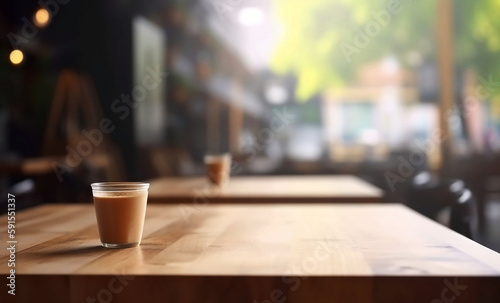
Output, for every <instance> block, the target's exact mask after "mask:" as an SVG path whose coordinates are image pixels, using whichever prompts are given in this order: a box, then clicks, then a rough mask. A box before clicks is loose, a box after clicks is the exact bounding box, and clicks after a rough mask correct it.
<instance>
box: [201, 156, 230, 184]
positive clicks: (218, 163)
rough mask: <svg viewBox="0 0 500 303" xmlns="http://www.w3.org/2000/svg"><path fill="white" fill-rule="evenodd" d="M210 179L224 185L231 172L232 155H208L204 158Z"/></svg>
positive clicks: (214, 182)
mask: <svg viewBox="0 0 500 303" xmlns="http://www.w3.org/2000/svg"><path fill="white" fill-rule="evenodd" d="M204 161H205V166H206V170H207V177H208V180H209V181H210V182H211V183H212V184H216V185H219V186H220V185H224V184H226V183H227V182H229V176H230V174H231V155H230V154H220V155H206V156H205V158H204Z"/></svg>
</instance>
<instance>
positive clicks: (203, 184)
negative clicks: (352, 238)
mask: <svg viewBox="0 0 500 303" xmlns="http://www.w3.org/2000/svg"><path fill="white" fill-rule="evenodd" d="M149 182H150V183H151V187H150V189H149V201H150V202H152V203H155V202H161V203H168V202H174V203H175V202H190V203H191V202H194V203H206V202H205V201H209V202H211V203H240V202H241V203H259V202H275V203H276V202H281V203H306V202H308V203H323V202H328V203H331V202H341V203H348V202H349V203H351V202H355V203H362V202H382V198H383V191H382V190H381V189H379V188H377V187H375V186H373V185H371V184H369V183H367V182H365V181H363V180H361V179H359V178H357V177H354V176H348V175H339V176H265V177H263V176H259V177H247V176H244V177H242V176H237V177H231V180H230V182H229V184H227V185H225V186H223V187H217V186H213V185H210V184H209V182H208V180H207V178H205V177H184V178H160V179H155V180H150V181H149Z"/></svg>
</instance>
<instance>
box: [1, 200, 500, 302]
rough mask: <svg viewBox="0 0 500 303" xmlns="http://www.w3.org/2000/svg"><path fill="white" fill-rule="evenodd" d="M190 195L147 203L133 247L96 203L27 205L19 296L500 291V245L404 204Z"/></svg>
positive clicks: (391, 295)
mask: <svg viewBox="0 0 500 303" xmlns="http://www.w3.org/2000/svg"><path fill="white" fill-rule="evenodd" d="M181 207H182V205H159V204H156V205H149V206H148V210H147V215H146V222H145V227H144V235H143V241H142V244H141V246H140V247H134V248H127V249H106V248H103V247H101V246H100V241H99V235H98V230H97V223H96V219H95V212H94V207H93V206H92V205H88V204H80V205H44V206H41V207H37V208H32V209H29V210H27V211H21V212H17V213H16V240H17V243H16V268H15V270H16V272H15V275H16V286H17V288H16V296H15V299H16V302H75V303H79V302H104V301H105V302H111V301H113V302H160V301H161V302H171V303H176V302H219V303H224V302H231V303H233V302H269V301H271V302H284V301H285V300H284V299H283V298H285V297H286V302H295V303H300V302H304V303H306V302H307V303H309V302H325V303H326V302H357V303H373V302H384V303H397V302H408V303H417V302H418V303H420V302H452V301H456V302H480V303H498V302H500V287H498V286H499V285H500V254H498V253H495V252H493V251H491V250H489V249H487V248H485V247H483V246H481V245H479V244H477V243H475V242H473V241H471V240H469V239H467V238H465V237H463V236H461V235H459V234H457V233H455V232H453V231H451V230H450V229H448V228H446V227H444V226H442V225H440V224H438V223H435V222H433V221H431V220H429V219H427V218H425V217H423V216H421V215H419V214H417V213H416V212H414V211H412V210H410V209H408V208H407V207H405V206H402V205H398V204H374V203H370V204H340V203H338V204H324V203H323V204H297V203H295V204H236V205H235V204H223V205H222V204H219V205H204V206H203V207H202V206H199V207H198V208H197V209H195V210H193V211H192V212H191V213H189V214H187V213H185V212H183V211H182V209H181ZM182 214H184V215H182ZM0 220H1V221H2V222H7V217H6V216H2V217H0ZM0 233H1V234H2V235H5V236H4V238H2V239H6V237H7V235H8V233H7V224H4V225H2V226H0ZM4 243H5V242H4ZM7 245H8V244H7ZM8 260H9V252H8V250H5V249H3V251H2V252H1V253H0V263H2V264H5V265H4V266H1V267H0V274H1V275H2V276H4V277H7V276H8V270H9V267H7V263H8ZM443 294H444V295H443ZM443 296H444V299H443ZM12 297H13V296H11V295H9V294H7V288H6V287H5V288H4V291H2V292H0V302H10V301H9V299H12ZM455 299H458V300H455ZM439 300H442V301H439Z"/></svg>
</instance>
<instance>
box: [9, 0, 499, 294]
mask: <svg viewBox="0 0 500 303" xmlns="http://www.w3.org/2000/svg"><path fill="white" fill-rule="evenodd" d="M0 7H1V8H0V36H1V43H0V190H1V192H2V197H3V196H7V193H12V194H15V196H16V209H17V210H19V211H22V210H24V211H28V210H29V209H31V208H33V207H40V206H41V205H45V204H47V203H56V204H58V203H60V204H82V203H83V204H85V203H86V204H91V201H92V192H91V189H90V184H91V183H93V182H99V181H146V182H151V191H150V197H149V199H150V202H151V203H153V202H154V201H153V200H154V197H153V185H154V184H155V183H154V182H157V181H158V180H167V181H165V182H164V183H162V185H161V186H159V185H157V187H162V186H163V187H164V188H173V189H174V190H177V188H180V187H183V186H187V185H183V183H182V182H181V181H179V180H198V179H199V178H205V175H206V165H205V162H206V161H205V162H204V159H206V156H207V155H222V154H226V155H227V154H229V155H230V156H231V159H232V162H231V166H230V173H231V177H230V178H231V179H230V181H229V183H228V184H226V185H225V186H226V187H227V190H228V191H230V190H231V186H232V183H233V182H234V183H236V182H238V180H243V179H245V178H248V180H252V182H253V183H251V184H250V183H249V184H246V185H245V184H241V188H240V189H241V191H245V190H247V191H248V192H253V193H254V194H255V195H259V194H261V195H262V196H264V193H265V192H266V191H270V192H272V194H273V195H278V192H279V191H280V190H281V191H282V192H284V193H285V194H284V196H283V197H282V199H281V200H282V201H281V200H280V201H281V202H287V201H286V197H287V194H289V195H290V196H293V194H294V193H295V192H300V190H301V187H304V188H306V187H308V188H306V189H310V190H311V191H315V190H318V191H322V190H325V191H326V192H327V193H328V190H329V189H325V187H329V186H331V188H332V191H333V190H334V189H336V188H337V189H339V188H340V190H343V191H346V192H347V190H348V189H347V187H349V186H351V185H345V186H343V185H339V184H343V183H341V182H343V181H342V180H346V179H342V178H344V177H345V178H353V179H355V180H356V182H362V183H363V184H364V185H366V187H368V188H369V189H371V190H373V192H376V193H378V195H379V197H378V198H377V199H378V202H379V203H383V204H404V205H406V206H408V207H409V208H412V209H413V210H415V212H418V213H420V214H422V215H424V216H427V217H429V218H430V219H431V220H433V221H436V222H439V224H441V225H444V226H446V227H447V228H449V229H451V230H454V231H456V232H458V233H460V234H462V235H464V236H466V237H468V238H470V239H472V240H474V241H475V242H478V243H480V244H482V245H484V246H486V247H488V248H490V249H492V250H495V251H500V196H499V194H500V72H499V67H500V38H499V37H500V21H498V20H499V19H498V18H497V17H498V16H497V15H496V14H497V12H498V9H499V8H500V6H499V2H498V1H495V0H480V1H452V0H441V1H431V0H421V1H404V0H401V1H382V0H377V1H367V0H361V1H349V0H312V1H300V0H286V1H285V0H145V1H134V0H108V1H96V0H89V1H82V0H50V1H49V0H47V1H43V0H42V1H36V0H23V1H2V3H1V4H0ZM330 176H331V177H335V176H336V178H338V180H339V182H340V183H338V184H336V183H335V181H332V182H331V184H330V183H325V184H323V183H321V184H320V183H316V187H315V185H314V184H315V182H313V181H311V180H316V179H314V178H320V177H330ZM288 177H294V178H296V179H293V180H296V181H297V180H299V181H297V182H295V183H293V182H292V183H289V185H288V186H284V188H280V189H278V188H277V187H279V184H278V183H279V182H277V183H272V181H271V179H272V178H277V179H273V180H286V178H288ZM196 178H198V179H196ZM280 178H281V179H280ZM283 178H285V179H283ZM310 178H313V179H310ZM341 179H342V180H341ZM168 180H170V181H168ZM203 180H204V179H203ZM300 180H304V181H300ZM308 180H309V181H308ZM317 180H320V179H317ZM321 180H323V179H321ZM325 180H326V179H325ZM332 180H337V179H332ZM349 180H351V179H349ZM318 182H319V181H318ZM277 184H278V185H277ZM290 184H292V185H290ZM346 184H347V183H346ZM349 184H350V183H349ZM234 186H235V187H237V186H240V185H237V184H235V185H234ZM247 187H248V188H247ZM159 189H160V190H161V188H159ZM240 189H238V190H240ZM155 190H156V189H155ZM234 190H235V191H236V189H234ZM352 190H353V191H354V193H349V195H351V194H352V196H350V197H351V198H349V197H347V198H345V200H346V201H347V200H348V199H351V200H355V199H356V198H355V194H356V192H357V190H356V189H355V188H353V189H352ZM362 190H363V189H359V191H362ZM245 193H247V192H246V191H245ZM179 195H180V194H179ZM228 195H229V194H228ZM311 196H312V197H313V198H314V196H315V193H312V194H311ZM327 198H328V197H326V198H325V199H323V200H324V201H323V202H321V203H328V199H327ZM365 198H366V197H365ZM252 199H253V198H252V196H247V197H246V198H245V199H242V200H241V201H240V202H242V203H243V202H244V203H254V202H255V203H260V202H261V201H259V202H257V201H256V200H255V201H254V200H252ZM160 200H161V199H160ZM174 200H175V199H174ZM228 200H229V198H228ZM263 200H266V199H263ZM304 200H307V199H304ZM339 200H342V198H339ZM311 201H312V200H311ZM170 202H171V203H175V201H173V202H172V201H170ZM226 202H227V201H226ZM230 202H231V203H235V204H238V203H239V202H238V199H237V197H236V198H234V199H233V200H232V201H230ZM263 202H266V201H263ZM267 202H272V201H271V200H269V201H267ZM281 202H280V203H281ZM302 202H304V203H307V202H308V201H302ZM165 203H168V201H165ZM276 203H278V202H276ZM315 203H316V202H315ZM332 203H333V202H332ZM0 204H1V205H2V207H1V213H6V212H7V206H6V205H7V200H6V199H3V200H1V201H0ZM148 207H149V206H148ZM457 222H458V223H457ZM146 224H147V220H146ZM145 238H146V237H145ZM273 302H274V301H273ZM484 302H486V301H484Z"/></svg>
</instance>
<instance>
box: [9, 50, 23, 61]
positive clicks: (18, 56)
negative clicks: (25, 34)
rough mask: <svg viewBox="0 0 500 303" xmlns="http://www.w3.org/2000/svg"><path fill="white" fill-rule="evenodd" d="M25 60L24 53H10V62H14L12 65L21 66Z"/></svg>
mask: <svg viewBox="0 0 500 303" xmlns="http://www.w3.org/2000/svg"><path fill="white" fill-rule="evenodd" d="M23 59H24V55H23V52H22V51H20V50H18V49H15V50H13V51H12V52H10V62H12V64H19V63H21V62H23Z"/></svg>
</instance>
